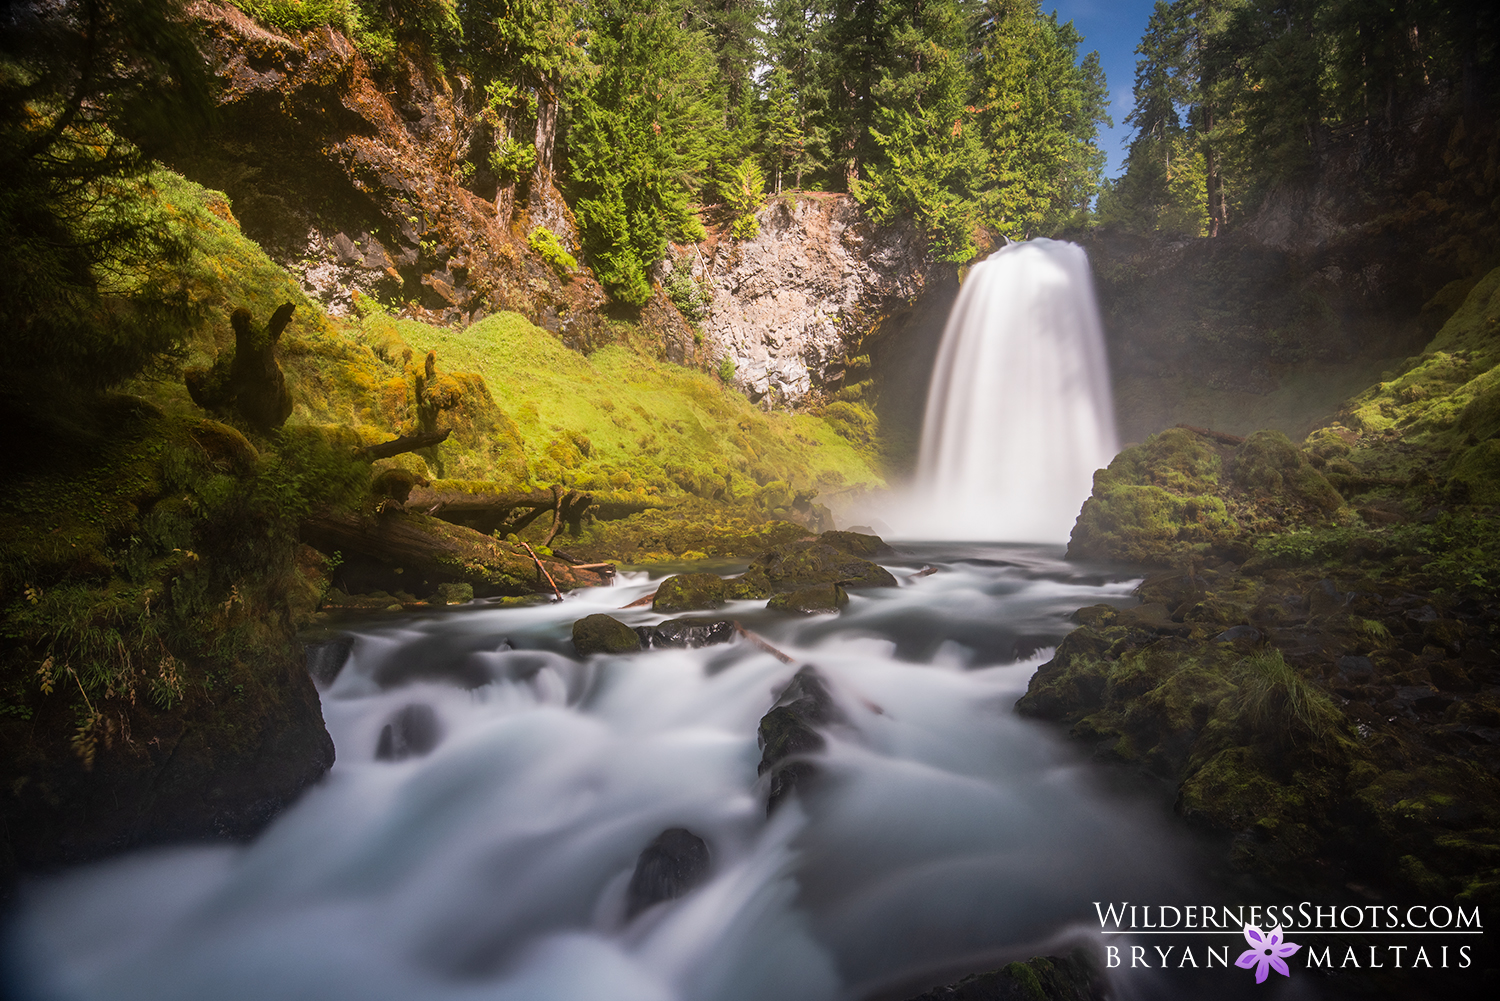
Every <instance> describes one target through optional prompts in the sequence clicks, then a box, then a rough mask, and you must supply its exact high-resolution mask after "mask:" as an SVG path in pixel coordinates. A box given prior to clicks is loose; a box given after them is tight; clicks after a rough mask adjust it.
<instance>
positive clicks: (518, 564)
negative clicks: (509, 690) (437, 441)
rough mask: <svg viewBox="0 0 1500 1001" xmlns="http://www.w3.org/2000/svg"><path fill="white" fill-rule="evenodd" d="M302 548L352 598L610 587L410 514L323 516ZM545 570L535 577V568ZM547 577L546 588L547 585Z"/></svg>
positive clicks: (592, 576) (600, 578) (599, 577)
mask: <svg viewBox="0 0 1500 1001" xmlns="http://www.w3.org/2000/svg"><path fill="white" fill-rule="evenodd" d="M302 541H304V542H306V543H307V544H308V545H310V546H312V547H313V548H314V549H317V550H319V551H320V552H323V553H327V554H330V555H331V554H333V553H339V554H340V555H341V556H342V558H343V562H342V563H341V564H340V565H339V568H338V569H337V570H336V571H335V574H334V585H335V586H337V587H340V588H341V589H343V590H344V591H347V592H349V593H354V592H367V591H389V592H391V593H392V594H394V593H396V592H397V591H405V592H407V593H409V594H413V595H417V596H419V597H420V596H423V595H426V594H431V593H433V592H434V591H435V590H436V589H437V587H438V585H440V584H447V583H451V584H468V585H469V586H471V587H472V588H473V589H474V594H475V596H476V597H490V596H495V595H522V594H537V593H542V594H545V593H549V592H552V593H558V594H560V593H561V591H562V589H563V588H570V589H571V588H575V587H588V586H593V585H597V584H602V583H605V582H606V577H605V576H604V575H603V574H601V573H596V572H594V571H593V570H589V569H580V570H575V569H574V568H570V567H569V566H568V565H567V564H566V563H561V562H555V561H549V562H545V563H544V562H543V561H542V560H540V559H535V558H534V557H533V556H528V555H527V554H526V552H525V551H524V550H523V549H522V548H521V547H520V546H513V545H511V544H509V543H506V542H500V541H499V540H497V539H494V538H492V537H491V536H488V535H484V534H482V533H480V532H476V531H474V530H473V529H471V528H465V527H464V526H462V525H455V524H452V523H450V522H446V521H442V520H440V519H437V518H432V517H428V516H427V515H421V514H412V513H410V512H406V511H395V510H393V511H387V512H385V513H383V514H380V515H376V516H373V517H362V516H360V515H354V514H340V513H325V514H319V515H314V516H313V517H311V518H308V519H307V520H306V521H304V522H303V523H302ZM538 567H540V568H541V570H542V573H541V574H538V573H537V568H538ZM544 576H545V577H546V578H547V579H548V581H550V583H551V585H552V586H551V587H549V586H548V585H547V584H546V583H544V582H543V577H544Z"/></svg>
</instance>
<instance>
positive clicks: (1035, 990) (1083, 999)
mask: <svg viewBox="0 0 1500 1001" xmlns="http://www.w3.org/2000/svg"><path fill="white" fill-rule="evenodd" d="M1103 996H1104V992H1103V990H1102V988H1101V987H1099V986H1096V985H1095V984H1094V979H1093V964H1092V963H1090V962H1089V959H1088V956H1087V954H1086V953H1084V952H1083V951H1082V950H1078V951H1075V952H1074V953H1073V955H1071V956H1067V957H1062V956H1046V957H1042V956H1036V957H1033V958H1032V959H1030V960H1028V961H1027V962H1024V963H1019V962H1018V963H1011V964H1010V965H1008V966H1006V967H1004V968H1003V969H999V970H996V971H994V972H993V973H976V974H975V975H974V976H972V977H965V978H964V979H963V980H960V981H959V982H958V983H956V984H949V985H947V986H945V987H934V988H933V989H932V990H930V991H928V992H927V993H925V994H921V995H918V996H917V997H915V998H912V999H911V1001H1097V999H1099V998H1102V997H1103Z"/></svg>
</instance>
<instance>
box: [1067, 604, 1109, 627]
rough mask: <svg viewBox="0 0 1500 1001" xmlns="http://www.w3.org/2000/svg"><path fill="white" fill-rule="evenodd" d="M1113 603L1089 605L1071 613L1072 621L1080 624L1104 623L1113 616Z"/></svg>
mask: <svg viewBox="0 0 1500 1001" xmlns="http://www.w3.org/2000/svg"><path fill="white" fill-rule="evenodd" d="M1116 611H1117V609H1116V608H1115V606H1113V605H1089V606H1088V607H1087V608H1080V609H1079V610H1078V611H1076V612H1074V613H1073V621H1074V622H1076V623H1078V624H1079V625H1081V626H1093V625H1105V624H1107V623H1108V622H1109V621H1110V620H1111V619H1113V618H1114V617H1115V613H1116Z"/></svg>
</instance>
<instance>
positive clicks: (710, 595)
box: [651, 573, 724, 613]
mask: <svg viewBox="0 0 1500 1001" xmlns="http://www.w3.org/2000/svg"><path fill="white" fill-rule="evenodd" d="M722 607H724V581H723V579H722V578H720V577H719V576H718V575H717V574H711V573H681V574H677V575H676V576H675V577H668V578H667V579H666V580H664V581H662V582H661V586H660V587H658V588H657V589H656V600H655V601H653V602H652V603H651V609H652V611H656V612H668V613H670V612H696V611H701V610H702V609H705V608H722Z"/></svg>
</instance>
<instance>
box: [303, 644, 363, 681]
mask: <svg viewBox="0 0 1500 1001" xmlns="http://www.w3.org/2000/svg"><path fill="white" fill-rule="evenodd" d="M303 649H304V650H305V651H306V652H307V673H308V674H310V675H312V679H313V681H316V682H317V683H318V686H319V687H320V688H327V687H328V686H329V685H331V684H333V681H334V679H335V678H337V677H338V676H339V672H340V671H342V670H343V669H344V665H345V664H346V663H348V662H349V654H350V653H352V652H353V650H354V637H353V636H348V635H345V636H335V637H334V638H333V639H331V640H323V641H322V642H318V643H308V644H307V645H306V646H305V647H304V648H303Z"/></svg>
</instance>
